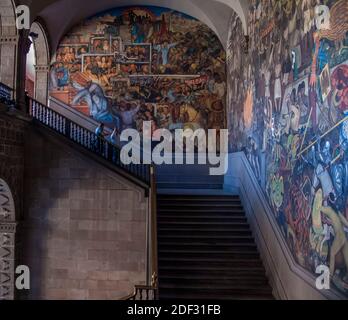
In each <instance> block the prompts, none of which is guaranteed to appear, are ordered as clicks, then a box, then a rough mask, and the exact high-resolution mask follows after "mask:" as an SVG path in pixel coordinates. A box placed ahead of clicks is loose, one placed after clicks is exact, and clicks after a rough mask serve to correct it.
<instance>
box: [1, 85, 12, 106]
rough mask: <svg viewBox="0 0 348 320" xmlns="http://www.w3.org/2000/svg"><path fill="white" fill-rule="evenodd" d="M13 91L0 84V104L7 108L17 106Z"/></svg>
mask: <svg viewBox="0 0 348 320" xmlns="http://www.w3.org/2000/svg"><path fill="white" fill-rule="evenodd" d="M12 95H13V89H12V88H10V87H9V86H7V85H6V84H3V83H2V82H0V102H1V103H4V104H5V105H7V106H13V107H14V106H15V101H14V100H13V99H12Z"/></svg>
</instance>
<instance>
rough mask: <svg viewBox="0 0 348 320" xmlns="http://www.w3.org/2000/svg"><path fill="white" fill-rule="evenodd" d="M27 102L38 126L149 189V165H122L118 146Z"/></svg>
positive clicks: (63, 117) (52, 112)
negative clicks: (104, 161) (65, 139)
mask: <svg viewBox="0 0 348 320" xmlns="http://www.w3.org/2000/svg"><path fill="white" fill-rule="evenodd" d="M27 101H28V104H29V105H28V109H29V114H30V116H31V117H32V118H33V119H34V120H35V121H38V122H39V123H40V124H42V125H44V126H46V127H48V128H50V129H51V130H54V131H55V132H57V133H59V134H61V135H63V136H65V137H66V138H68V139H69V140H71V141H73V142H75V143H77V144H78V145H80V146H81V147H83V148H85V149H87V150H89V151H91V152H93V153H94V154H96V155H98V156H99V157H102V158H103V159H105V160H107V161H108V162H109V163H110V164H112V165H114V166H116V167H117V168H118V169H121V170H122V171H123V172H125V173H126V174H127V175H130V176H132V177H133V178H136V179H137V180H140V181H141V182H142V183H143V184H145V185H146V186H148V187H150V183H151V166H150V165H145V164H130V165H125V164H123V163H122V161H121V149H120V148H119V147H118V146H116V145H114V144H113V143H111V142H110V141H108V140H106V139H105V138H104V137H102V136H97V135H96V134H95V133H94V132H92V131H89V130H87V129H86V128H84V127H82V126H80V125H79V124H77V123H75V122H73V121H71V120H70V119H68V118H66V117H65V116H63V115H61V114H59V113H58V112H56V111H54V110H52V109H50V108H49V107H47V106H45V105H43V104H42V103H40V102H38V101H36V100H34V99H32V98H28V99H27Z"/></svg>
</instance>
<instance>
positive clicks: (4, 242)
mask: <svg viewBox="0 0 348 320" xmlns="http://www.w3.org/2000/svg"><path fill="white" fill-rule="evenodd" d="M15 233H16V214H15V204H14V200H13V196H12V192H11V190H10V187H9V185H8V184H7V183H6V182H5V181H4V180H3V179H0V300H13V299H14V283H15V280H14V269H15Z"/></svg>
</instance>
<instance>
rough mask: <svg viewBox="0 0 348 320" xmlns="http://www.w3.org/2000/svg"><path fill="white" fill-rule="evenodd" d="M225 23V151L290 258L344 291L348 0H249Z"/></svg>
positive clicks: (347, 274) (347, 271)
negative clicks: (251, 178) (252, 179)
mask: <svg viewBox="0 0 348 320" xmlns="http://www.w3.org/2000/svg"><path fill="white" fill-rule="evenodd" d="M249 19H250V21H249V26H250V27H249V28H250V29H249V34H250V43H249V52H248V55H244V53H243V52H242V50H241V49H239V48H240V45H238V44H240V43H241V42H242V41H243V40H244V36H243V30H242V25H241V22H240V21H239V20H238V18H237V17H234V18H233V19H232V20H231V26H230V35H229V48H228V53H227V61H228V78H229V81H230V83H229V84H230V92H229V99H228V100H229V102H228V104H229V106H228V120H229V121H228V122H229V128H230V130H231V132H230V135H231V137H230V142H231V145H230V148H231V151H241V150H243V151H245V153H246V155H247V158H248V159H249V161H250V163H251V165H252V167H253V170H254V172H255V175H256V177H257V178H258V180H259V182H260V184H261V186H262V188H263V189H264V191H265V193H266V195H267V197H268V199H269V203H270V205H271V207H272V208H273V211H274V215H275V217H276V219H277V221H278V223H279V227H280V228H281V230H282V233H283V235H284V237H285V239H286V241H287V243H288V245H289V247H290V249H291V251H292V253H293V256H294V258H295V259H296V261H297V263H298V264H300V265H301V266H302V267H304V268H305V269H307V270H309V271H311V272H313V273H315V271H316V268H317V267H318V266H319V265H327V266H329V267H330V271H331V276H332V282H333V284H334V286H335V288H337V289H338V290H340V291H341V292H343V293H345V294H348V240H347V239H348V206H347V204H348V203H347V200H348V197H347V196H348V1H346V0H339V1H330V0H327V1H312V0H298V1H274V0H271V1H260V0H252V1H251V7H250V12H249Z"/></svg>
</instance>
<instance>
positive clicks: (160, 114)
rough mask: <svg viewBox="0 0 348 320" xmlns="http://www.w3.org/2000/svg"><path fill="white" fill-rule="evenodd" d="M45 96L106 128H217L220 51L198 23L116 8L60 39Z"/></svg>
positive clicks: (222, 89) (221, 107) (221, 119)
mask: <svg viewBox="0 0 348 320" xmlns="http://www.w3.org/2000/svg"><path fill="white" fill-rule="evenodd" d="M50 79H51V81H50V95H51V96H52V97H55V98H57V99H59V100H61V101H63V102H64V103H66V104H68V105H69V106H72V107H73V108H75V109H77V110H79V111H81V112H82V113H84V114H85V115H86V116H90V117H93V118H94V119H95V120H97V121H99V122H103V123H105V124H106V125H107V126H109V127H111V128H117V129H118V130H123V129H126V128H136V129H138V130H139V131H140V132H141V131H142V123H143V121H152V123H153V129H154V130H155V129H157V128H166V129H169V130H175V129H187V128H189V129H193V130H195V129H198V128H203V129H208V128H209V129H221V128H225V127H226V125H225V122H226V121H225V118H226V116H225V107H226V106H225V105H226V71H225V51H224V49H223V47H222V45H221V43H220V41H219V39H218V38H217V37H216V35H215V34H214V33H213V32H212V31H211V30H210V29H209V28H208V27H206V26H205V25H204V24H202V23H201V22H199V21H197V20H195V19H194V18H191V17H189V16H186V15H184V14H181V13H179V12H175V11H171V10H168V9H164V8H159V7H126V8H117V9H114V10H110V11H107V12H104V13H102V14H99V15H97V16H95V17H92V18H90V19H88V20H86V21H84V22H83V23H82V24H80V25H78V26H76V27H75V28H74V29H73V30H71V31H70V32H69V33H68V34H67V35H66V36H65V37H64V38H63V39H62V41H61V43H60V44H59V47H58V49H57V52H56V55H55V58H54V59H53V61H52V67H51V72H50Z"/></svg>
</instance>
